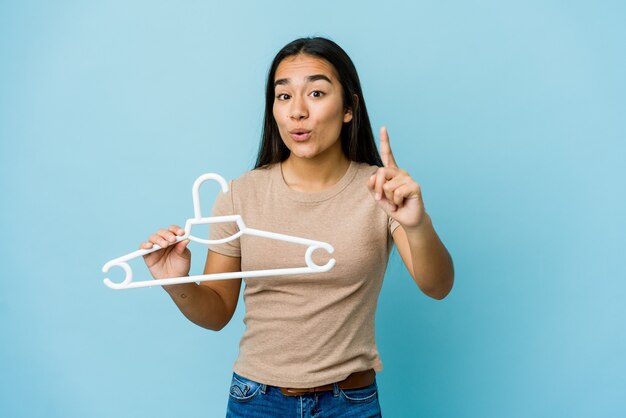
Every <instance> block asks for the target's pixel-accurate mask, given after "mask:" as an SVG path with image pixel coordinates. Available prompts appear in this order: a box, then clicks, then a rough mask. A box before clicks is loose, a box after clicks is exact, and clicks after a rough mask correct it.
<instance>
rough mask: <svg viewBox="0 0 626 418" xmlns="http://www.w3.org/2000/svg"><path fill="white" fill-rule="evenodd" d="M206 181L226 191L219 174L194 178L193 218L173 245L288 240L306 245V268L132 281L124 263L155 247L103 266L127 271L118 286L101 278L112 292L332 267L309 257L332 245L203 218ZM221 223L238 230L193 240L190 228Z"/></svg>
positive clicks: (226, 218) (234, 219)
mask: <svg viewBox="0 0 626 418" xmlns="http://www.w3.org/2000/svg"><path fill="white" fill-rule="evenodd" d="M207 180H215V181H217V182H218V183H219V184H220V186H221V187H222V192H224V193H226V192H228V183H226V180H224V178H223V177H222V176H220V175H219V174H215V173H207V174H203V175H201V176H200V177H198V178H197V179H196V181H195V182H194V183H193V188H192V190H191V192H192V195H193V210H194V217H193V218H190V219H187V222H185V234H184V235H182V236H180V237H176V242H179V241H182V240H184V239H189V240H191V241H195V242H199V243H202V244H223V243H225V242H229V241H232V240H235V239H237V238H239V237H240V236H242V235H256V236H258V237H264V238H270V239H275V240H280V241H288V242H293V243H295V244H303V245H308V246H309V248H308V249H307V250H306V253H305V255H304V261H305V263H306V265H307V267H296V268H284V269H272V270H253V271H235V272H229V273H216V274H203V275H198V276H185V277H172V278H169V279H159V280H144V281H140V282H133V271H132V269H131V268H130V266H129V265H128V263H127V261H130V260H132V259H134V258H137V257H141V256H143V255H146V254H149V253H152V252H155V251H158V250H160V249H161V247H159V246H158V245H156V244H155V245H154V246H153V247H152V248H150V249H149V250H137V251H133V252H132V253H129V254H126V255H124V256H121V257H118V258H115V259H113V260H111V261H109V262H107V263H106V264H105V265H104V266H103V267H102V271H103V272H104V273H108V271H109V270H110V269H111V267H116V266H117V267H121V268H122V269H124V271H125V272H126V277H125V278H124V281H122V282H121V283H114V282H112V281H111V280H109V278H105V279H104V284H105V285H107V286H109V287H110V288H111V289H131V288H135V287H148V286H165V285H170V284H180V283H191V282H203V281H206V280H224V279H238V278H244V277H245V278H247V277H263V276H285V275H289V274H307V273H322V272H325V271H328V270H330V269H332V268H333V267H334V266H335V259H334V258H331V259H330V260H329V261H328V262H327V263H326V264H324V265H323V266H318V265H317V264H315V262H313V260H312V259H311V255H312V254H313V251H315V250H316V249H318V248H321V249H324V250H326V251H327V252H328V253H329V254H332V253H333V252H334V251H335V249H334V248H333V247H332V245H330V244H328V243H326V242H322V241H314V240H310V239H306V238H299V237H292V236H290V235H283V234H276V233H274V232H267V231H260V230H258V229H252V228H248V227H247V226H246V224H245V223H244V222H243V219H242V218H241V216H240V215H230V216H212V217H208V218H205V217H203V216H202V210H201V208H200V197H199V190H200V186H201V185H202V183H204V182H205V181H207ZM224 222H236V223H237V226H238V227H239V231H238V232H237V233H235V234H234V235H231V236H230V237H228V238H223V239H219V240H209V239H203V238H198V237H194V236H193V235H191V228H192V227H193V226H194V225H203V224H214V223H224Z"/></svg>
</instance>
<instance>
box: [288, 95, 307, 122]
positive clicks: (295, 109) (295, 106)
mask: <svg viewBox="0 0 626 418" xmlns="http://www.w3.org/2000/svg"><path fill="white" fill-rule="evenodd" d="M308 116H309V111H308V109H307V107H306V102H305V101H304V99H302V98H300V97H298V96H296V97H294V98H293V100H292V101H291V108H290V109H289V117H290V118H291V119H294V120H302V119H305V118H307V117H308Z"/></svg>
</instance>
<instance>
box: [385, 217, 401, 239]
mask: <svg viewBox="0 0 626 418" xmlns="http://www.w3.org/2000/svg"><path fill="white" fill-rule="evenodd" d="M387 226H388V227H389V233H390V234H391V235H393V232H394V231H395V230H396V228H398V227H399V226H400V223H399V222H398V221H396V220H395V219H393V218H392V217H391V216H389V220H388V221H387Z"/></svg>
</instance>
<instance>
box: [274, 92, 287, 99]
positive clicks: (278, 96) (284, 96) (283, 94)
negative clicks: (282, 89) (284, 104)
mask: <svg viewBox="0 0 626 418" xmlns="http://www.w3.org/2000/svg"><path fill="white" fill-rule="evenodd" d="M289 97H290V96H289V95H288V94H287V93H280V94H277V95H276V98H277V99H278V100H288V99H289Z"/></svg>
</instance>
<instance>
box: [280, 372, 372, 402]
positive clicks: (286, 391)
mask: <svg viewBox="0 0 626 418" xmlns="http://www.w3.org/2000/svg"><path fill="white" fill-rule="evenodd" d="M375 378H376V372H375V371H374V369H369V370H365V371H362V372H355V373H352V374H351V375H350V376H348V377H346V378H345V379H344V380H342V381H341V382H337V386H339V389H359V388H364V387H365V386H369V385H371V384H372V383H374V380H375ZM279 389H280V391H281V392H282V393H283V395H285V396H300V395H304V394H306V393H315V392H324V391H327V390H333V384H332V383H330V384H328V385H324V386H317V387H314V388H279Z"/></svg>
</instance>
